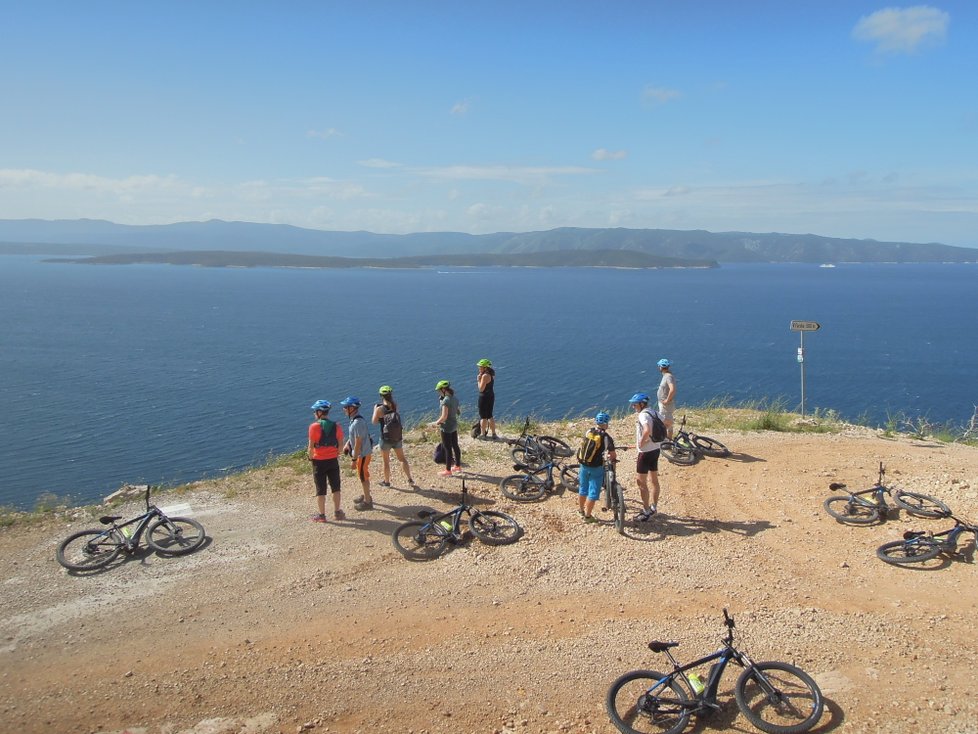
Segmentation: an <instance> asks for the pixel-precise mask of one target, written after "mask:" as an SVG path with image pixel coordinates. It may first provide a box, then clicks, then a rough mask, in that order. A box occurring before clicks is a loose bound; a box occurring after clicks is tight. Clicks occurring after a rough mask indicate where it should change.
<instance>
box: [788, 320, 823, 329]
mask: <svg viewBox="0 0 978 734" xmlns="http://www.w3.org/2000/svg"><path fill="white" fill-rule="evenodd" d="M789 328H790V329H791V330H792V331H818V330H819V329H821V328H822V325H821V324H820V323H818V322H817V321H792V322H791V325H790V327H789Z"/></svg>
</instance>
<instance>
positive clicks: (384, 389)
mask: <svg viewBox="0 0 978 734" xmlns="http://www.w3.org/2000/svg"><path fill="white" fill-rule="evenodd" d="M377 392H379V393H380V394H381V395H390V394H391V393H392V392H394V388H392V387H391V386H390V385H381V386H380V390H378V391H377Z"/></svg>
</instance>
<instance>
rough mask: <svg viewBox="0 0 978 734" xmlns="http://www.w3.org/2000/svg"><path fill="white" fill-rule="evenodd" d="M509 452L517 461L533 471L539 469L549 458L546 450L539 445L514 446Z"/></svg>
mask: <svg viewBox="0 0 978 734" xmlns="http://www.w3.org/2000/svg"><path fill="white" fill-rule="evenodd" d="M509 454H510V456H512V457H513V461H514V462H515V463H517V464H519V465H520V466H525V467H527V468H528V469H530V470H531V471H532V470H534V469H539V468H540V467H541V466H543V465H544V464H546V463H547V461H548V459H549V457H548V456H547V454H546V452H545V451H543V450H542V449H540V447H538V446H514V447H513V448H512V450H511V451H510V452H509Z"/></svg>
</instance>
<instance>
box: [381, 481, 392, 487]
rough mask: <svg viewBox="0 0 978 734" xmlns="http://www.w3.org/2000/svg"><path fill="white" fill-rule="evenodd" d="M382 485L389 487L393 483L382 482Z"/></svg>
mask: <svg viewBox="0 0 978 734" xmlns="http://www.w3.org/2000/svg"><path fill="white" fill-rule="evenodd" d="M380 486H381V487H389V486H391V483H390V482H381V483H380Z"/></svg>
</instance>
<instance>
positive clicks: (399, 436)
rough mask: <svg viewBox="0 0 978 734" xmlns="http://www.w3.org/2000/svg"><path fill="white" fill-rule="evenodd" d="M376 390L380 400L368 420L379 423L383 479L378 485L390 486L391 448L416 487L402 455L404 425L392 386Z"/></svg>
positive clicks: (415, 486)
mask: <svg viewBox="0 0 978 734" xmlns="http://www.w3.org/2000/svg"><path fill="white" fill-rule="evenodd" d="M377 392H379V393H380V402H379V403H377V404H376V405H374V413H373V416H371V419H370V420H371V422H373V423H378V424H380V455H381V456H382V457H383V458H384V481H382V482H381V483H380V486H381V487H389V486H391V450H393V451H394V453H395V454H396V455H397V460H398V461H399V462H400V463H401V469H402V470H403V471H404V476H406V477H407V481H408V484H409V485H410V486H411V487H413V488H415V489H416V488H417V486H418V485H417V484H415V483H414V480H413V479H412V478H411V466H410V465H409V464H408V460H407V457H406V456H405V455H404V426H403V425H402V424H401V414H400V413H399V412H398V410H397V401H396V400H394V388H392V387H391V386H390V385H381V387H380V390H378V391H377Z"/></svg>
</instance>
